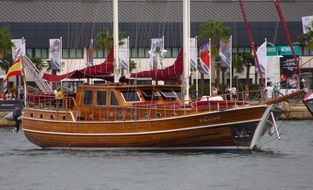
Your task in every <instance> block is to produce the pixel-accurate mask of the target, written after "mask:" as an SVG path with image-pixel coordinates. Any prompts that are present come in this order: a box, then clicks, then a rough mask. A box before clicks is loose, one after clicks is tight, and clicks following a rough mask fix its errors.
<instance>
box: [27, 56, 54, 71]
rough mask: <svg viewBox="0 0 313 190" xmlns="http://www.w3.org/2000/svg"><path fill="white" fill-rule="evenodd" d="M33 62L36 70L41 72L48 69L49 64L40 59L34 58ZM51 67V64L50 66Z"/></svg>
mask: <svg viewBox="0 0 313 190" xmlns="http://www.w3.org/2000/svg"><path fill="white" fill-rule="evenodd" d="M31 61H32V62H33V63H34V64H35V66H36V68H37V69H38V70H39V71H41V70H42V69H44V68H48V64H47V63H45V62H44V60H43V59H41V58H40V57H33V58H31ZM49 65H50V64H49Z"/></svg>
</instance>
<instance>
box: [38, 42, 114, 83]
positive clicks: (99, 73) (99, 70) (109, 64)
mask: <svg viewBox="0 0 313 190" xmlns="http://www.w3.org/2000/svg"><path fill="white" fill-rule="evenodd" d="M113 55H114V53H113V48H112V49H111V50H110V52H109V55H108V57H107V59H106V60H105V61H104V62H103V63H101V64H99V65H93V66H90V67H86V68H84V69H80V70H74V71H72V72H69V73H66V74H63V75H53V74H50V73H44V74H43V76H42V79H44V80H47V81H49V82H57V81H61V80H63V79H65V78H71V79H82V78H105V77H107V76H108V75H110V74H112V73H113Z"/></svg>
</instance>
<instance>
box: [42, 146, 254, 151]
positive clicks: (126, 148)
mask: <svg viewBox="0 0 313 190" xmlns="http://www.w3.org/2000/svg"><path fill="white" fill-rule="evenodd" d="M44 149H48V150H50V149H52V150H56V149H57V150H58V149H60V150H108V151H114V150H116V151H119V150H250V147H248V146H190V147H112V148H111V147H44Z"/></svg>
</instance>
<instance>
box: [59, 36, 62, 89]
mask: <svg viewBox="0 0 313 190" xmlns="http://www.w3.org/2000/svg"><path fill="white" fill-rule="evenodd" d="M62 45H63V44H62V36H61V37H60V51H59V56H60V71H61V72H62V54H63V53H62V52H63V51H62V48H63V47H62ZM60 85H61V89H62V80H61V84H60Z"/></svg>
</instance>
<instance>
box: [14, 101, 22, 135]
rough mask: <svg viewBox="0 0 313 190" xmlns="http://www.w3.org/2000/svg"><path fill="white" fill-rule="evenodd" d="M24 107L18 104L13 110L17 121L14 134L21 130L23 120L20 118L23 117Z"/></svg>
mask: <svg viewBox="0 0 313 190" xmlns="http://www.w3.org/2000/svg"><path fill="white" fill-rule="evenodd" d="M22 109H23V108H22V106H21V105H20V104H16V105H15V106H14V110H13V113H12V115H13V120H14V121H15V125H14V127H15V128H14V129H13V132H15V133H17V132H18V131H19V130H20V125H21V120H20V119H19V117H20V116H21V115H22Z"/></svg>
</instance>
